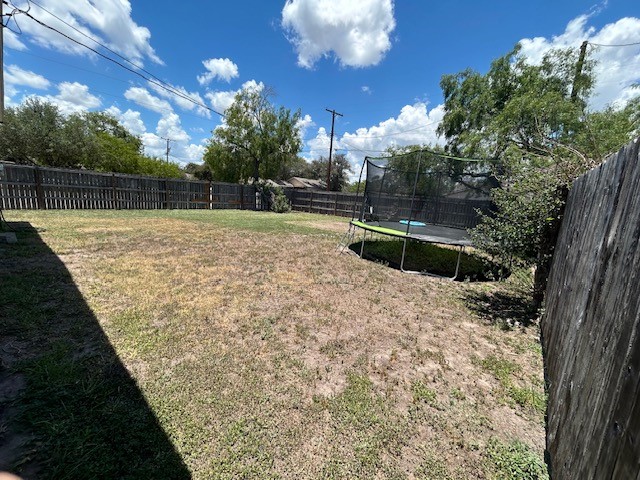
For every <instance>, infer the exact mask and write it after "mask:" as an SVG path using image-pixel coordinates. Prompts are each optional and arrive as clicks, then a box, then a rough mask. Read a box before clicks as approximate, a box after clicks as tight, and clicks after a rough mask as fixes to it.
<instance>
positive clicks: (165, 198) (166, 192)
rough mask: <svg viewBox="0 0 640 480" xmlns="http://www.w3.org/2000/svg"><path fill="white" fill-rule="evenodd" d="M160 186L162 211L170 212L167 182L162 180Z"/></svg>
mask: <svg viewBox="0 0 640 480" xmlns="http://www.w3.org/2000/svg"><path fill="white" fill-rule="evenodd" d="M162 185H163V186H164V209H165V210H170V209H171V207H170V201H171V199H170V196H169V187H168V186H167V181H166V180H163V181H162Z"/></svg>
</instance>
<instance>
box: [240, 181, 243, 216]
mask: <svg viewBox="0 0 640 480" xmlns="http://www.w3.org/2000/svg"><path fill="white" fill-rule="evenodd" d="M240 210H244V185H243V184H242V183H241V184H240Z"/></svg>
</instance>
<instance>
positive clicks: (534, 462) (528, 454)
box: [485, 438, 549, 480]
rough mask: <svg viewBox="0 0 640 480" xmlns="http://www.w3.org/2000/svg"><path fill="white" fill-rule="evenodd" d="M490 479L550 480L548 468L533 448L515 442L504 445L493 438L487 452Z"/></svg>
mask: <svg viewBox="0 0 640 480" xmlns="http://www.w3.org/2000/svg"><path fill="white" fill-rule="evenodd" d="M485 458H486V463H485V464H486V469H487V473H488V474H489V478H493V479H495V480H548V478H549V474H548V473H547V466H546V465H545V463H544V461H543V460H542V458H540V456H539V455H538V454H536V453H535V452H534V451H532V450H531V448H530V447H529V446H528V445H526V444H524V443H522V442H520V441H518V440H514V441H512V442H510V443H503V442H501V441H500V440H497V439H495V438H492V439H490V440H489V443H488V444H487V449H486V452H485Z"/></svg>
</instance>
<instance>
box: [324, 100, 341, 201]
mask: <svg viewBox="0 0 640 480" xmlns="http://www.w3.org/2000/svg"><path fill="white" fill-rule="evenodd" d="M325 110H326V111H327V112H329V113H330V114H331V140H330V141H329V166H328V167H327V191H329V190H331V155H332V154H333V124H334V122H335V120H336V115H338V116H340V117H342V114H341V113H338V112H336V111H335V110H329V109H328V108H325Z"/></svg>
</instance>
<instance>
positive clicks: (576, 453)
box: [542, 141, 640, 479]
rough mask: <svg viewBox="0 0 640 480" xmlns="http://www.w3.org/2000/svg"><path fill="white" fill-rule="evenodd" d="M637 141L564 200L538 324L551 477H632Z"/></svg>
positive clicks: (639, 284)
mask: <svg viewBox="0 0 640 480" xmlns="http://www.w3.org/2000/svg"><path fill="white" fill-rule="evenodd" d="M639 147H640V143H639V142H637V141H636V142H632V143H630V144H629V145H627V146H626V147H624V148H623V149H621V150H620V151H619V152H618V153H617V154H616V155H613V156H612V157H610V158H609V159H608V160H607V161H606V162H605V163H604V164H603V165H601V166H599V167H598V168H596V169H594V170H592V171H590V172H588V173H587V174H585V175H583V176H582V177H580V178H579V179H578V180H577V181H576V182H575V184H574V186H573V187H572V189H571V192H570V194H569V198H568V201H567V206H566V212H565V217H564V219H563V222H562V226H561V230H560V235H559V238H558V242H557V244H556V250H555V255H554V259H553V265H552V268H551V274H550V278H549V285H548V289H547V300H546V312H545V315H544V317H543V321H542V337H543V347H544V354H545V367H546V375H547V383H548V393H549V404H548V412H547V417H548V418H547V450H548V455H549V461H550V462H549V463H550V468H551V474H552V478H554V479H574V478H575V479H583V478H585V479H586V478H588V479H595V478H597V479H599V478H603V479H605V478H606V479H618V478H620V479H622V478H625V479H626V478H629V479H636V478H640V248H638V247H639V241H640V155H639Z"/></svg>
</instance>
